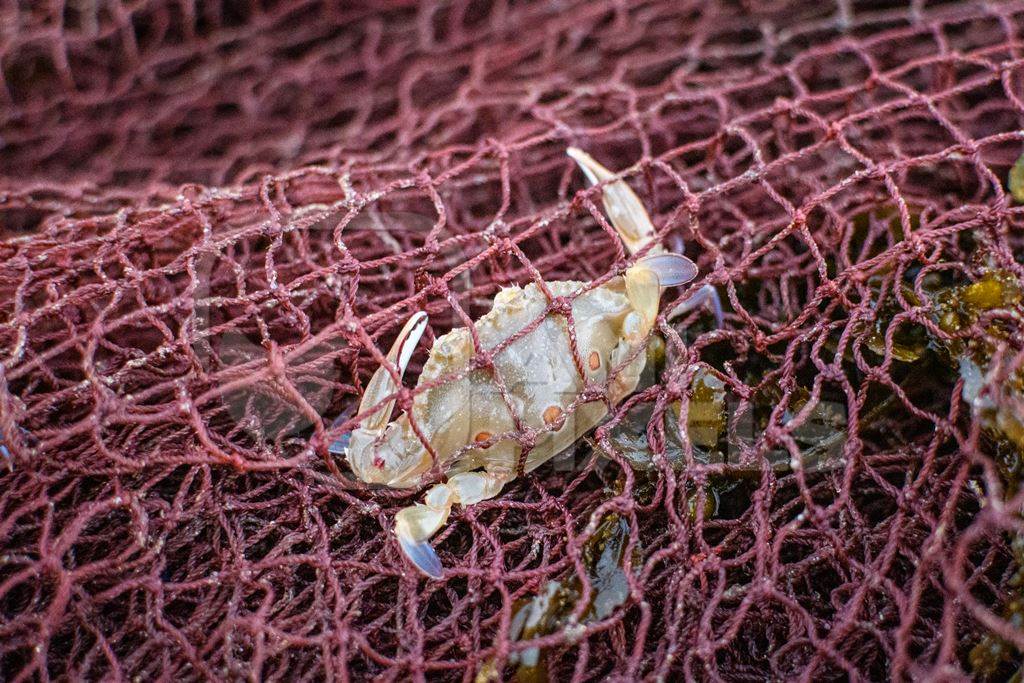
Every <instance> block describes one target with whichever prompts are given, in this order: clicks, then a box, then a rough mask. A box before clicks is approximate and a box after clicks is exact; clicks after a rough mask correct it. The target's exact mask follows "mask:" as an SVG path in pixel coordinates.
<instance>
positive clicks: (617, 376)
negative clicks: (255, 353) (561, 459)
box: [348, 277, 653, 488]
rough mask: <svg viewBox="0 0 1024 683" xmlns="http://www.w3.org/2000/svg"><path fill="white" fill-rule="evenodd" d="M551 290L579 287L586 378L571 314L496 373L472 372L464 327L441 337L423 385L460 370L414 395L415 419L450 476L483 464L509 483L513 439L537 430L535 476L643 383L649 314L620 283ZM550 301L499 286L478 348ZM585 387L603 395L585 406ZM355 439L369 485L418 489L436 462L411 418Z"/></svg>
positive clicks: (550, 323)
mask: <svg viewBox="0 0 1024 683" xmlns="http://www.w3.org/2000/svg"><path fill="white" fill-rule="evenodd" d="M545 285H546V287H547V289H548V291H549V292H550V293H551V295H553V296H555V297H572V296H574V295H577V294H578V296H576V298H575V299H574V300H573V302H572V324H573V325H574V327H575V338H576V345H577V349H578V351H579V357H580V359H581V360H582V363H581V365H582V371H583V374H581V373H580V369H578V368H577V366H576V363H575V362H574V355H573V353H572V349H571V346H570V340H569V333H568V332H569V320H568V319H567V317H565V316H563V315H561V314H558V313H549V314H548V315H546V316H545V317H544V318H543V320H542V321H541V322H540V324H539V325H538V326H537V327H536V328H535V329H533V330H532V331H530V332H528V333H526V334H525V335H522V336H520V337H519V338H518V339H516V340H515V341H513V342H511V343H510V344H508V345H507V346H505V347H504V348H502V349H501V350H500V351H499V352H498V353H496V354H495V355H494V369H493V372H492V371H491V370H489V369H470V368H471V366H472V359H473V357H474V355H475V354H474V347H473V339H472V336H471V334H470V331H469V330H468V329H466V328H464V327H462V328H456V329H454V330H452V331H451V332H449V333H448V334H445V335H444V336H442V337H440V338H438V339H437V340H436V341H435V342H434V345H433V347H432V348H431V349H430V357H429V359H428V360H427V362H426V364H425V365H424V366H423V371H422V373H421V374H420V378H419V383H418V385H423V384H427V383H430V382H434V381H435V380H438V379H439V378H442V377H445V376H448V377H449V378H450V377H451V376H452V375H453V374H454V375H456V378H455V379H448V380H447V381H443V382H442V383H440V384H439V385H438V386H435V387H431V388H429V389H426V390H425V391H422V392H420V393H417V394H416V396H415V398H414V399H413V405H412V414H413V416H414V417H415V422H416V424H417V425H418V427H419V429H420V431H421V433H422V434H423V436H424V437H425V438H426V440H427V442H429V443H430V444H431V447H432V449H433V450H434V452H435V453H436V454H437V456H438V458H439V459H440V467H441V470H442V471H443V472H445V473H446V474H449V475H451V474H457V473H459V472H466V471H470V470H475V469H481V468H482V469H484V470H486V471H487V472H490V473H494V474H501V475H503V477H502V478H504V479H511V478H513V477H514V476H515V475H516V474H517V472H516V468H517V465H518V462H519V458H520V454H521V451H522V446H521V443H520V440H519V439H517V438H516V437H517V436H519V437H521V436H523V433H530V432H533V433H534V434H535V438H536V441H535V443H534V446H533V448H532V449H531V450H530V451H529V453H528V454H527V457H526V461H525V464H524V467H523V469H524V471H530V470H532V469H534V468H536V467H538V466H540V465H541V464H543V463H544V462H545V461H547V460H548V459H550V458H551V457H553V456H554V455H556V454H558V453H559V452H560V451H562V450H564V449H565V448H567V447H569V446H570V445H572V443H573V442H575V441H576V440H577V439H579V438H580V437H581V436H583V435H584V434H586V433H587V432H589V431H590V430H592V429H593V428H594V427H595V426H597V424H598V423H599V422H600V421H601V419H602V418H603V417H604V416H605V415H606V414H607V412H608V408H609V406H614V405H615V404H616V403H618V402H619V401H621V400H622V399H623V398H624V397H625V396H627V395H628V394H630V393H631V392H632V391H633V390H634V389H635V388H636V385H637V382H638V381H639V378H640V373H641V372H642V371H643V368H644V364H645V362H646V356H645V354H644V353H643V345H644V343H645V340H646V336H647V333H648V332H649V330H650V327H651V324H652V323H653V321H647V320H645V319H644V318H643V317H642V315H641V314H640V313H639V312H638V311H636V310H634V308H633V306H632V305H631V304H630V301H629V299H628V297H627V296H626V292H625V284H624V280H623V278H621V277H619V278H615V279H613V280H611V281H609V282H608V283H606V284H604V285H602V286H600V287H596V288H592V289H589V290H588V291H584V290H586V288H587V286H588V285H587V284H586V283H583V282H575V281H555V282H548V283H545ZM549 304H550V302H549V301H548V298H547V296H546V295H545V293H544V292H543V291H542V290H541V289H540V288H539V287H538V286H537V285H536V284H534V283H531V284H528V285H527V286H526V287H508V288H504V289H502V290H501V291H500V292H499V293H498V294H497V296H495V298H494V307H493V308H492V309H491V311H490V312H489V313H487V314H486V315H484V316H483V317H482V318H480V319H479V320H478V321H477V322H476V323H475V327H476V331H477V334H478V337H479V340H480V344H481V347H482V348H483V349H485V350H488V351H490V350H493V349H495V348H496V347H498V346H499V345H501V344H502V343H503V342H505V341H506V340H508V339H509V338H510V337H512V336H514V335H515V334H516V333H518V332H520V331H521V330H523V329H524V328H526V327H527V326H529V325H530V324H531V323H532V322H534V321H535V320H537V319H538V318H540V317H541V316H542V315H543V314H544V312H545V310H547V309H548V307H549ZM609 373H611V374H610V375H609ZM499 377H500V381H501V382H503V384H504V387H505V390H506V391H505V396H507V398H508V399H509V402H508V403H506V400H505V396H503V394H502V391H501V389H500V388H499V380H498V378H499ZM609 378H610V381H609ZM588 384H589V385H590V388H591V389H593V390H595V391H597V392H599V395H598V396H597V399H598V400H592V401H589V402H580V401H579V396H580V394H581V392H583V391H584V390H585V389H586V388H588V387H587V385H588ZM590 395H593V394H590ZM513 414H515V415H516V416H517V417H518V419H519V421H520V425H521V427H522V429H521V428H520V427H517V425H516V420H514V419H513ZM475 444H482V445H480V446H476V445H475ZM350 445H351V447H350V449H349V451H348V455H349V459H350V465H351V466H352V469H353V471H354V472H355V473H356V475H357V476H358V477H359V478H360V479H361V480H363V481H365V482H370V483H379V484H386V485H387V486H390V487H393V488H414V487H418V486H420V485H421V483H422V479H423V475H424V474H425V473H426V472H428V471H429V470H430V469H431V468H432V467H433V457H432V455H431V454H430V452H429V451H428V450H427V448H425V447H424V445H423V442H422V441H421V440H420V437H419V436H418V435H417V434H416V433H415V431H414V430H413V427H412V424H411V422H410V420H409V416H408V414H404V413H403V414H402V415H401V416H400V417H399V418H398V419H396V420H394V421H393V422H391V423H390V424H389V425H388V426H387V427H386V428H385V430H384V432H383V434H380V433H379V432H376V433H375V432H372V431H370V430H363V429H357V430H355V432H353V434H352V442H351V444H350Z"/></svg>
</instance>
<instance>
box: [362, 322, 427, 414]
mask: <svg viewBox="0 0 1024 683" xmlns="http://www.w3.org/2000/svg"><path fill="white" fill-rule="evenodd" d="M426 328H427V314H426V313H424V312H423V311H418V312H417V313H415V314H413V316H412V317H411V318H409V320H408V321H407V322H406V323H405V327H403V328H402V331H401V332H399V333H398V338H397V339H395V343H394V344H393V345H392V346H391V350H390V351H388V355H387V361H388V363H389V364H394V365H395V366H396V367H397V368H398V381H396V380H395V378H394V377H392V376H391V372H390V371H389V369H388V367H387V366H384V365H382V366H381V367H379V368H377V371H376V372H375V373H373V377H371V378H370V383H369V384H367V386H366V391H364V392H363V400H362V401H360V403H359V412H361V413H362V412H364V411H366V410H368V409H370V408H372V407H373V406H375V405H377V404H379V403H380V402H381V401H382V400H383V399H384V397H386V396H390V395H391V394H393V393H395V392H396V391H398V382H399V381H401V379H402V375H404V374H405V368H406V366H407V365H409V359H410V358H412V353H413V351H415V350H416V344H418V343H419V341H420V337H421V336H423V331H424V330H425V329H426ZM394 409H395V399H391V400H390V401H388V402H387V403H385V404H384V405H383V406H381V409H380V410H378V411H377V412H376V413H375V414H373V415H370V416H368V417H366V418H365V419H364V420H363V421H362V423H361V424H360V426H361V427H362V428H363V429H367V430H370V431H379V430H381V429H383V428H384V426H385V425H387V423H388V421H389V420H391V412H392V411H393V410H394Z"/></svg>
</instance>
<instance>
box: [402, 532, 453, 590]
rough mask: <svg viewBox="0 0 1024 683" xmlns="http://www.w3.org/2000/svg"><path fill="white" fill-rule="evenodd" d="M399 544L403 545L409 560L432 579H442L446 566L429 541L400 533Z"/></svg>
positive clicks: (403, 550)
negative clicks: (418, 539)
mask: <svg viewBox="0 0 1024 683" xmlns="http://www.w3.org/2000/svg"><path fill="white" fill-rule="evenodd" d="M398 544H399V545H400V546H402V552H403V553H405V556H406V557H407V558H409V561H410V562H412V563H413V565H414V566H415V567H416V568H417V569H419V570H420V571H421V572H423V573H424V574H426V575H427V576H429V577H430V578H432V579H440V578H442V577H443V576H444V568H443V567H442V566H441V560H440V558H438V556H437V553H436V552H434V549H433V548H432V547H431V545H430V543H429V542H427V541H414V540H412V539H411V538H405V537H403V536H402V535H401V534H398Z"/></svg>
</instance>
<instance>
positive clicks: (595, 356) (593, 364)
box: [587, 351, 601, 370]
mask: <svg viewBox="0 0 1024 683" xmlns="http://www.w3.org/2000/svg"><path fill="white" fill-rule="evenodd" d="M587 365H589V366H590V369H591V370H597V369H598V368H600V367H601V354H599V353H598V352H597V351H591V352H590V356H589V357H588V358H587Z"/></svg>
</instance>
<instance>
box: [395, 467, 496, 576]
mask: <svg viewBox="0 0 1024 683" xmlns="http://www.w3.org/2000/svg"><path fill="white" fill-rule="evenodd" d="M512 476H514V474H512V473H509V474H508V475H504V474H496V473H491V472H463V473H461V474H456V475H455V476H453V477H451V478H449V479H448V482H447V483H445V484H437V485H435V486H432V487H431V488H430V490H429V491H427V495H426V497H425V498H424V500H423V502H422V503H416V504H414V505H410V506H409V507H407V508H404V509H402V510H400V511H399V512H398V514H397V515H396V516H395V535H396V536H397V537H398V544H399V545H400V546H401V548H402V552H403V553H405V556H406V557H408V558H409V561H410V562H412V563H413V564H414V565H415V566H416V568H417V569H419V570H420V571H421V572H423V573H424V574H426V575H427V576H429V577H432V578H435V579H440V578H441V577H442V576H443V569H442V567H441V560H440V559H438V557H437V553H436V552H434V549H433V548H432V547H431V546H430V538H431V537H432V536H433V535H434V534H435V533H437V530H438V529H440V528H441V527H443V526H444V525H445V522H447V521H448V515H449V514H450V513H451V510H452V505H454V504H455V503H459V504H460V505H473V504H474V503H479V502H480V501H482V500H487V499H488V498H493V497H494V496H496V495H498V494H499V493H500V492H501V489H502V487H503V486H504V485H505V484H506V483H508V482H509V481H510V480H511V478H512Z"/></svg>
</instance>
